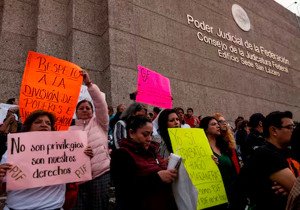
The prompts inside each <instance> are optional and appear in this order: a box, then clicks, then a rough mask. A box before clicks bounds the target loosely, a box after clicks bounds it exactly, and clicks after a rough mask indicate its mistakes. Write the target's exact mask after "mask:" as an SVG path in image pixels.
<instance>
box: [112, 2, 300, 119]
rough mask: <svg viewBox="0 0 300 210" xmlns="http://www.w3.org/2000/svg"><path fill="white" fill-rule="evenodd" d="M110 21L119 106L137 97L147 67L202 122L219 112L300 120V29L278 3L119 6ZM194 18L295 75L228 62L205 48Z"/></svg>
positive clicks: (115, 95)
mask: <svg viewBox="0 0 300 210" xmlns="http://www.w3.org/2000/svg"><path fill="white" fill-rule="evenodd" d="M234 3H237V4H239V5H241V6H242V7H243V8H244V9H245V10H246V12H247V14H248V16H249V18H250V21H251V30H250V31H249V32H243V31H242V30H241V29H240V28H238V26H237V25H236V23H235V22H234V20H233V18H232V15H231V6H232V4H234ZM109 14H110V16H109V25H110V30H109V31H110V47H111V60H110V63H111V66H110V67H111V74H112V78H114V79H113V80H112V94H113V95H112V101H113V103H114V104H118V103H121V102H122V101H124V98H123V96H126V97H127V95H128V93H129V92H130V91H133V90H134V89H135V77H136V74H137V73H136V66H137V64H141V65H144V66H146V67H148V68H150V69H154V70H156V71H158V72H160V73H162V74H164V75H165V76H167V77H169V78H170V80H171V87H172V92H173V98H174V106H183V107H184V108H186V107H193V108H194V110H195V112H196V113H197V114H202V115H210V114H212V113H214V112H216V111H218V112H221V113H223V114H224V115H225V116H226V117H227V118H228V119H229V120H230V121H233V120H234V118H235V117H237V116H238V115H244V116H246V117H247V116H249V115H250V114H252V113H254V112H263V113H265V114H267V113H269V112H270V111H273V110H291V111H293V112H294V113H295V115H296V118H298V120H299V119H300V109H299V108H300V89H299V87H300V59H299V57H300V56H299V55H300V28H299V26H298V25H297V21H296V18H295V16H294V15H293V14H292V13H290V12H288V11H287V10H286V9H284V8H283V7H281V6H280V5H278V4H277V3H275V2H274V1H271V0H269V1H246V0H239V1H220V0H214V1H193V0H165V1H160V0H153V1H147V0H128V1H124V0H113V1H109ZM187 14H190V15H192V16H193V17H194V18H195V19H198V20H199V21H200V20H203V21H205V22H206V23H208V24H209V25H211V26H213V27H214V28H215V29H217V28H218V27H220V28H221V29H222V30H224V31H229V32H230V33H232V34H236V35H237V36H240V37H242V38H243V39H244V40H246V39H247V40H249V41H250V42H252V43H253V42H254V43H257V44H260V45H263V46H264V47H265V48H267V49H269V50H272V51H274V52H276V53H278V54H281V55H283V56H285V57H286V58H287V59H289V61H290V63H291V65H290V66H288V68H289V74H286V73H284V72H282V73H281V76H280V77H277V76H273V75H270V74H267V73H266V72H261V71H258V70H256V69H253V68H249V67H246V66H245V65H242V64H241V63H234V62H232V61H228V60H226V59H222V58H220V57H219V56H218V53H217V48H216V47H213V46H211V45H208V44H206V43H203V42H200V41H199V40H198V38H197V35H196V34H197V32H198V31H201V30H199V29H197V28H195V27H194V26H193V25H191V24H188V23H187V17H186V15H187ZM202 32H203V31H202ZM203 34H208V33H205V32H203ZM212 37H215V38H217V36H216V35H212ZM219 39H220V38H219ZM222 41H223V42H224V43H226V44H227V45H228V46H229V45H230V43H229V41H227V42H226V41H224V40H222ZM124 86H126V87H128V88H129V90H128V89H125V88H122V87H124Z"/></svg>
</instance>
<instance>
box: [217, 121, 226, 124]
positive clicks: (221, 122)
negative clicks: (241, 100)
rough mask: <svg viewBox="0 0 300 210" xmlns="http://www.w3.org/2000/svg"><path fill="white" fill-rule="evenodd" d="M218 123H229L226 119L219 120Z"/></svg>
mask: <svg viewBox="0 0 300 210" xmlns="http://www.w3.org/2000/svg"><path fill="white" fill-rule="evenodd" d="M218 123H219V124H227V121H226V120H219V121H218Z"/></svg>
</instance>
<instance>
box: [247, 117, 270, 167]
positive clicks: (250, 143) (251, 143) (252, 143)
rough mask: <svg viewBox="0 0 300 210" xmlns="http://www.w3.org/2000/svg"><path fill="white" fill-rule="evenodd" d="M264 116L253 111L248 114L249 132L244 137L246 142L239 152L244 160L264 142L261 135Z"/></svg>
mask: <svg viewBox="0 0 300 210" xmlns="http://www.w3.org/2000/svg"><path fill="white" fill-rule="evenodd" d="M264 120H265V117H264V115H263V114H261V113H255V114H253V115H251V116H250V118H249V123H248V126H249V127H250V133H249V135H248V137H247V138H246V143H245V144H244V145H243V146H241V153H242V154H243V157H244V160H243V161H244V162H247V160H248V159H249V158H250V156H251V155H252V154H253V152H254V150H255V149H256V148H258V147H260V146H262V145H264V144H265V139H264V137H263V121H264Z"/></svg>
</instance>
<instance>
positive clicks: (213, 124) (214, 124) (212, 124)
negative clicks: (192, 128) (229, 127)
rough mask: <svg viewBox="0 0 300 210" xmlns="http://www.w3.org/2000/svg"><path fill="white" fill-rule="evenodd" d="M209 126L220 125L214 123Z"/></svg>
mask: <svg viewBox="0 0 300 210" xmlns="http://www.w3.org/2000/svg"><path fill="white" fill-rule="evenodd" d="M208 125H210V126H216V125H218V123H216V122H214V123H211V124H208Z"/></svg>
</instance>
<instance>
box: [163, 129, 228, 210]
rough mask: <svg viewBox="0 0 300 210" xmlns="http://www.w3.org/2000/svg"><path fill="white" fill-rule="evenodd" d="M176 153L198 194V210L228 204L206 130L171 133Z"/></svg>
mask: <svg viewBox="0 0 300 210" xmlns="http://www.w3.org/2000/svg"><path fill="white" fill-rule="evenodd" d="M168 131H169V135H170V139H171V143H172V147H173V151H174V153H175V154H177V155H179V156H181V157H182V158H183V162H184V166H185V167H186V170H187V172H188V174H189V177H190V179H191V180H192V183H193V185H194V186H195V187H196V189H197V191H198V202H197V210H198V209H204V208H208V207H211V206H216V205H219V204H223V203H226V202H227V196H226V191H225V188H224V184H223V181H222V176H221V174H220V171H219V169H218V166H217V165H216V163H215V162H214V161H213V159H212V157H211V156H212V154H213V153H212V150H211V148H210V146H209V143H208V140H207V138H206V135H205V133H204V131H203V129H198V128H192V129H181V128H170V129H168Z"/></svg>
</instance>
